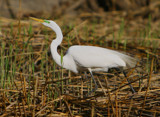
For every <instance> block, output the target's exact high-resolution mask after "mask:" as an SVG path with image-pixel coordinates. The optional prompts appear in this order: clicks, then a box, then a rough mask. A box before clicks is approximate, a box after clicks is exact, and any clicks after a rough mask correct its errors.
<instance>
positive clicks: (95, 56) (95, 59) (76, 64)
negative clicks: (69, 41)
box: [32, 18, 136, 82]
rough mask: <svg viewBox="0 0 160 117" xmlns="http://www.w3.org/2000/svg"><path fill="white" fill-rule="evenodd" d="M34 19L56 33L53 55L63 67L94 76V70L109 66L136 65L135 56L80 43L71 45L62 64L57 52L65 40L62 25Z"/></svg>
mask: <svg viewBox="0 0 160 117" xmlns="http://www.w3.org/2000/svg"><path fill="white" fill-rule="evenodd" d="M32 19H34V20H36V21H40V22H42V23H43V24H44V25H45V26H47V27H50V28H51V29H52V30H53V31H54V32H55V33H56V39H55V40H53V41H52V43H51V53H52V57H53V59H54V61H55V62H56V63H57V64H58V65H59V66H63V68H66V69H69V70H71V71H72V72H75V73H78V71H84V70H88V71H89V72H90V73H91V76H92V78H93V75H92V71H103V72H107V71H108V69H109V68H116V67H123V68H124V67H134V66H135V65H136V60H135V59H134V58H132V57H130V56H128V55H125V54H122V53H119V52H117V51H114V50H110V49H105V48H101V47H96V46H80V45H76V46H71V47H70V48H69V49H68V51H67V53H66V55H65V56H64V57H63V63H62V64H61V56H60V55H59V54H58V52H57V47H58V46H59V45H60V44H61V42H62V40H63V35H62V31H61V29H60V27H59V26H58V25H57V24H56V23H55V22H54V21H51V20H41V19H36V18H32ZM93 80H94V78H93ZM94 82H95V80H94Z"/></svg>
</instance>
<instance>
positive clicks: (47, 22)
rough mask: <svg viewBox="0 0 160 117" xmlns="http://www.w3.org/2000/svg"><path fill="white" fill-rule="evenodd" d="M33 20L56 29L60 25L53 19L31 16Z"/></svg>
mask: <svg viewBox="0 0 160 117" xmlns="http://www.w3.org/2000/svg"><path fill="white" fill-rule="evenodd" d="M30 18H31V19H32V20H35V21H38V22H40V23H42V24H43V25H45V26H47V27H49V28H52V29H53V30H54V31H55V30H58V29H59V26H58V25H57V24H56V23H55V22H54V21H52V20H43V19H37V18H34V17H30Z"/></svg>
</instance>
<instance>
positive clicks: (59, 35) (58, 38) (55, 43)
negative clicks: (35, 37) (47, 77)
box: [51, 25, 63, 66]
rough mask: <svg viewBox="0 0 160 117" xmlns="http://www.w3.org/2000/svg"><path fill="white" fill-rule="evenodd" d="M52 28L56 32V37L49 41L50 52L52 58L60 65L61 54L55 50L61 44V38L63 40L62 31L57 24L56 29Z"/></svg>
mask: <svg viewBox="0 0 160 117" xmlns="http://www.w3.org/2000/svg"><path fill="white" fill-rule="evenodd" d="M52 30H53V31H54V32H55V33H56V39H55V40H53V41H52V43H51V53H52V57H53V59H54V61H55V62H56V63H57V64H58V65H59V66H62V64H61V56H60V55H59V54H58V52H57V47H58V46H59V45H60V44H61V42H62V40H63V34H62V31H61V29H60V27H59V26H58V25H57V26H56V29H53V28H52Z"/></svg>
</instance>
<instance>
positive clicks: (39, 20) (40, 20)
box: [30, 17, 45, 23]
mask: <svg viewBox="0 0 160 117" xmlns="http://www.w3.org/2000/svg"><path fill="white" fill-rule="evenodd" d="M30 18H31V19H32V20H35V21H38V22H41V23H43V22H45V21H44V20H42V19H37V18H34V17H30Z"/></svg>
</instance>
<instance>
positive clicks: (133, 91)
mask: <svg viewBox="0 0 160 117" xmlns="http://www.w3.org/2000/svg"><path fill="white" fill-rule="evenodd" d="M123 74H124V76H125V77H126V79H127V81H128V83H129V86H130V88H131V90H132V93H133V94H134V93H136V92H135V90H134V88H133V86H132V85H131V82H130V81H129V80H128V78H127V74H126V72H125V71H123Z"/></svg>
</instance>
